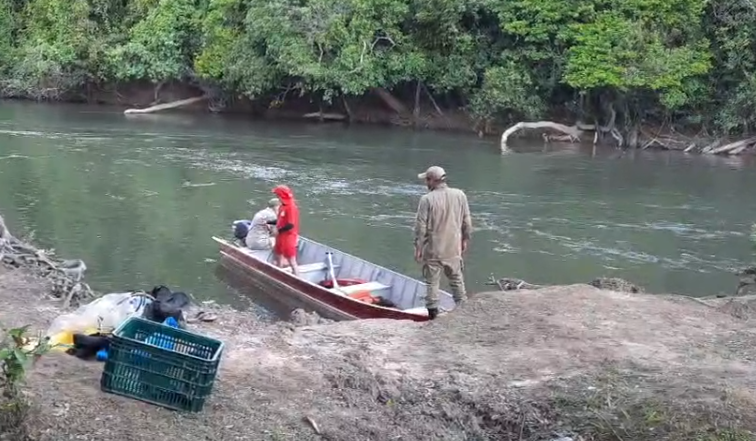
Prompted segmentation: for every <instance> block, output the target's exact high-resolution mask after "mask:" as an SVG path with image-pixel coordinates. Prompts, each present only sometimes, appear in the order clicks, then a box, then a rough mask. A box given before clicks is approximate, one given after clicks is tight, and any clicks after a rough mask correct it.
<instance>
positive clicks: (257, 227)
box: [244, 198, 281, 250]
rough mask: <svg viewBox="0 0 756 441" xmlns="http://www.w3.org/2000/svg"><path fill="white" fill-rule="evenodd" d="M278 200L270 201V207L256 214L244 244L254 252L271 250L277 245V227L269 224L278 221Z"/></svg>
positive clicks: (279, 203)
mask: <svg viewBox="0 0 756 441" xmlns="http://www.w3.org/2000/svg"><path fill="white" fill-rule="evenodd" d="M280 205H281V202H280V201H279V200H278V198H273V199H271V200H269V201H268V206H267V207H266V208H263V209H262V210H260V211H258V212H257V213H255V216H254V217H253V218H252V224H251V225H250V226H249V231H248V232H247V238H246V239H245V241H244V243H245V244H246V245H247V247H248V248H250V249H252V250H270V249H273V245H274V244H275V243H276V237H275V234H276V227H275V225H269V222H271V221H275V220H276V219H278V207H279V206H280Z"/></svg>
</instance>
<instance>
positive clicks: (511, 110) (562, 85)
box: [0, 0, 756, 132]
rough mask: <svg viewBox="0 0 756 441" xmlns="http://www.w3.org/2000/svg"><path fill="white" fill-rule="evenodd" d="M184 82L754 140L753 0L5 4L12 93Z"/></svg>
mask: <svg viewBox="0 0 756 441" xmlns="http://www.w3.org/2000/svg"><path fill="white" fill-rule="evenodd" d="M133 80H148V81H151V82H153V83H160V82H163V81H167V80H179V81H186V82H191V83H194V84H197V85H200V86H201V87H202V88H203V89H205V90H208V91H211V92H212V93H214V94H215V95H217V96H223V97H225V98H234V97H239V96H246V97H250V98H253V99H260V100H267V102H268V103H271V102H276V101H280V100H283V99H285V98H286V97H287V96H291V95H290V94H291V93H293V92H296V93H297V94H299V95H303V94H304V95H307V96H310V97H313V98H314V99H317V100H319V101H322V102H326V103H329V102H333V103H336V102H338V100H337V98H340V97H341V96H360V95H363V94H365V93H367V92H370V91H371V90H373V89H375V88H383V89H386V90H388V91H392V92H393V93H394V95H395V96H397V97H398V98H399V99H400V100H401V101H403V102H405V103H407V106H408V107H411V106H410V105H409V103H411V102H412V97H413V96H414V90H415V88H416V87H417V86H418V85H419V84H422V85H423V86H425V88H427V90H428V91H429V93H431V94H432V95H433V96H434V97H436V98H437V100H438V101H439V102H440V103H442V105H443V106H445V107H460V108H464V109H465V110H467V111H468V112H470V113H471V114H472V115H474V116H475V117H477V118H479V119H491V118H497V117H526V118H536V117H543V116H544V115H545V114H548V113H549V111H551V110H554V109H558V108H562V109H568V110H569V111H571V113H573V116H574V117H576V118H580V119H582V120H584V121H586V122H590V123H592V122H594V120H597V121H598V122H600V123H606V119H607V117H606V115H607V114H609V111H608V109H613V110H615V111H616V112H617V115H618V117H617V124H618V127H619V128H622V129H625V130H626V129H628V128H629V127H631V126H637V125H638V124H639V123H643V122H644V121H654V122H657V123H659V122H668V121H672V122H674V123H676V124H687V125H690V126H695V127H699V128H704V129H708V130H710V131H719V132H744V131H748V130H749V129H750V128H751V127H752V126H753V125H754V123H756V111H755V110H754V109H755V107H754V106H753V103H754V102H755V101H756V2H754V0H720V1H717V2H707V1H705V0H25V1H21V0H0V86H2V92H3V94H4V95H5V96H22V97H30V98H35V99H57V98H60V97H62V96H65V94H66V93H71V92H73V91H77V90H79V91H80V90H83V89H84V87H85V86H87V85H93V84H106V83H122V82H127V81H133Z"/></svg>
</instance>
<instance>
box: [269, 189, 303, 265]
mask: <svg viewBox="0 0 756 441" xmlns="http://www.w3.org/2000/svg"><path fill="white" fill-rule="evenodd" d="M273 193H274V194H275V195H276V196H278V199H279V200H280V201H281V206H280V207H278V220H276V221H275V226H276V230H277V231H278V233H277V235H276V244H275V246H274V247H273V252H274V253H275V256H276V265H278V266H279V267H283V266H284V261H286V262H287V263H288V264H289V265H290V266H291V272H292V274H294V275H299V267H298V266H297V241H298V239H299V208H298V207H297V201H296V200H294V192H292V191H291V189H290V188H289V187H287V186H286V185H278V186H276V187H275V188H274V189H273ZM270 223H274V221H271V222H270Z"/></svg>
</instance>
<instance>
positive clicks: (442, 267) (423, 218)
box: [415, 165, 472, 320]
mask: <svg viewBox="0 0 756 441" xmlns="http://www.w3.org/2000/svg"><path fill="white" fill-rule="evenodd" d="M417 177H418V178H419V179H421V180H424V181H425V185H426V186H427V187H428V190H430V191H429V192H428V193H427V194H425V195H423V197H422V198H420V203H419V204H418V207H417V217H416V220H415V260H416V261H417V262H421V263H422V265H423V277H424V278H425V283H426V284H427V285H428V293H427V295H426V298H425V302H426V307H427V308H428V317H430V319H431V320H433V319H435V318H436V317H437V316H438V292H439V285H440V284H441V274H442V273H443V274H444V275H445V276H446V278H447V280H449V286H450V287H451V292H452V295H453V296H454V302H455V303H456V304H457V305H459V304H460V303H462V302H463V301H465V300H466V299H467V293H466V291H465V280H464V277H463V275H462V272H463V270H464V263H463V259H462V255H463V254H464V253H465V252H466V251H467V248H468V246H469V244H470V235H471V233H472V221H471V219H470V206H469V205H468V203H467V196H466V195H465V193H464V192H463V191H462V190H459V189H457V188H451V187H449V186H448V184H447V183H446V172H445V171H444V169H443V168H441V167H439V166H435V165H434V166H433V167H430V168H429V169H428V170H427V171H426V172H425V173H420V174H419V175H417Z"/></svg>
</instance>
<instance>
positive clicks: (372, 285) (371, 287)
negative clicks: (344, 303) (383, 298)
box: [331, 282, 391, 295]
mask: <svg viewBox="0 0 756 441" xmlns="http://www.w3.org/2000/svg"><path fill="white" fill-rule="evenodd" d="M390 288H391V287H390V286H386V285H384V284H383V283H380V282H367V283H360V284H358V285H351V286H340V287H338V288H333V289H331V292H335V293H339V294H343V295H349V294H354V293H356V292H359V291H370V292H375V291H382V290H385V289H390Z"/></svg>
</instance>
